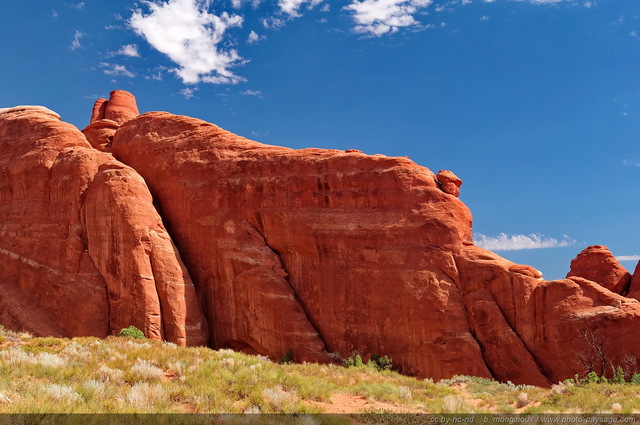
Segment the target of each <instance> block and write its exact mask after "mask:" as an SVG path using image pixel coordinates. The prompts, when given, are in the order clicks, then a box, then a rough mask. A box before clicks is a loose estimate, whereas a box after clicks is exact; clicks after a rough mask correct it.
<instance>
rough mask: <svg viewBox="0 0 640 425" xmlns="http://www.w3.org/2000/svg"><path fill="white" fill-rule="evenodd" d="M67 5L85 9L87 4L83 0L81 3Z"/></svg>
mask: <svg viewBox="0 0 640 425" xmlns="http://www.w3.org/2000/svg"><path fill="white" fill-rule="evenodd" d="M67 6H69V7H70V8H72V9H77V10H80V9H84V6H85V4H84V2H83V1H81V2H80V3H67Z"/></svg>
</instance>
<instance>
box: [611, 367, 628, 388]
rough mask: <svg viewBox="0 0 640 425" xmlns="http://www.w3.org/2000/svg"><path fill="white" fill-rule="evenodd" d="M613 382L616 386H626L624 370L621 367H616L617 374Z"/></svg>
mask: <svg viewBox="0 0 640 425" xmlns="http://www.w3.org/2000/svg"><path fill="white" fill-rule="evenodd" d="M611 382H613V383H614V384H624V382H625V381H624V370H622V367H621V366H618V367H616V373H615V375H613V379H612V380H611Z"/></svg>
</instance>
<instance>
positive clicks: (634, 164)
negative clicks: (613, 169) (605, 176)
mask: <svg viewBox="0 0 640 425" xmlns="http://www.w3.org/2000/svg"><path fill="white" fill-rule="evenodd" d="M622 165H630V166H632V167H640V161H632V160H630V159H625V160H623V161H622Z"/></svg>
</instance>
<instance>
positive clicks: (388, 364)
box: [369, 354, 393, 371]
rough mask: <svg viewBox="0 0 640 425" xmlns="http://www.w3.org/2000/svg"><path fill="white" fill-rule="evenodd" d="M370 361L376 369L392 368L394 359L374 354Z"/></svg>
mask: <svg viewBox="0 0 640 425" xmlns="http://www.w3.org/2000/svg"><path fill="white" fill-rule="evenodd" d="M369 363H373V366H374V367H375V369H376V370H379V371H383V370H391V368H392V367H393V360H391V359H390V358H389V357H388V356H379V355H377V354H372V355H371V359H369Z"/></svg>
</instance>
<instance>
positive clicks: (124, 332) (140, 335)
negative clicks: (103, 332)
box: [118, 325, 146, 339]
mask: <svg viewBox="0 0 640 425" xmlns="http://www.w3.org/2000/svg"><path fill="white" fill-rule="evenodd" d="M118 336H122V337H127V338H135V339H145V338H146V337H145V336H144V332H142V331H141V330H140V329H138V328H136V327H135V326H133V325H131V326H129V327H128V328H123V329H121V330H120V332H118Z"/></svg>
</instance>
